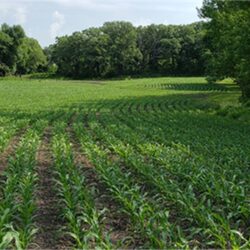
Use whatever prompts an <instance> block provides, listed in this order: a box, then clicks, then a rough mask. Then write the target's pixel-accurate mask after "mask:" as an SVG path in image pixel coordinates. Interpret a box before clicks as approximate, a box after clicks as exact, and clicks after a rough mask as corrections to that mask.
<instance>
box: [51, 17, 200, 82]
mask: <svg viewBox="0 0 250 250" xmlns="http://www.w3.org/2000/svg"><path fill="white" fill-rule="evenodd" d="M202 26H203V24H202V23H194V24H191V25H180V26H177V25H176V26H175V25H169V26H167V25H150V26H146V27H138V28H136V27H134V26H133V25H132V24H131V23H129V22H108V23H105V24H104V25H103V26H102V27H100V28H90V29H87V30H84V31H82V32H75V33H73V34H72V35H71V36H63V37H60V38H57V41H56V44H55V45H53V46H51V47H49V48H48V49H47V52H48V54H50V59H51V62H52V63H56V64H57V65H58V72H59V73H60V74H61V75H64V76H68V77H74V78H81V77H106V76H121V75H135V74H138V75H139V74H140V75H142V74H144V75H145V74H161V75H202V74H203V72H204V60H203V51H204V48H203V43H202V38H203V33H204V31H203V28H202Z"/></svg>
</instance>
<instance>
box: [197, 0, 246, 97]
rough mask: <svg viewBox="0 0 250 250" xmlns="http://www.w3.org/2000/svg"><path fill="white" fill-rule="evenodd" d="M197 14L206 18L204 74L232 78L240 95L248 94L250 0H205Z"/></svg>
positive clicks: (216, 77) (219, 77) (218, 77)
mask: <svg viewBox="0 0 250 250" xmlns="http://www.w3.org/2000/svg"><path fill="white" fill-rule="evenodd" d="M201 16H202V17H204V18H207V19H208V22H207V23H206V29H207V35H206V41H207V47H208V48H209V50H208V51H207V58H208V63H207V71H208V74H209V75H210V77H211V79H212V80H217V79H221V78H226V77H232V78H234V79H236V81H237V82H238V83H239V84H240V86H241V89H242V95H243V98H250V2H249V1H228V0H226V1H221V0H205V1H204V4H203V8H202V9H201Z"/></svg>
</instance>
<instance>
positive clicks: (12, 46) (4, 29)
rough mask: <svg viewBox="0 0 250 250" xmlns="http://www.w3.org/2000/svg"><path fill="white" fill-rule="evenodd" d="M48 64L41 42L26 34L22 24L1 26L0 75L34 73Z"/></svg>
mask: <svg viewBox="0 0 250 250" xmlns="http://www.w3.org/2000/svg"><path fill="white" fill-rule="evenodd" d="M45 65H46V57H45V55H44V53H43V50H42V48H41V46H40V45H39V43H38V42H37V41H36V40H35V39H32V38H28V37H26V35H25V32H24V30H23V28H22V27H21V26H20V25H14V26H12V27H11V26H8V25H7V24H3V25H2V26H1V27H0V76H4V75H6V74H8V73H11V74H16V73H17V74H25V73H33V72H36V71H37V70H39V68H41V67H44V66H45Z"/></svg>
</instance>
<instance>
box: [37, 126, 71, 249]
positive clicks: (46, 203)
mask: <svg viewBox="0 0 250 250" xmlns="http://www.w3.org/2000/svg"><path fill="white" fill-rule="evenodd" d="M51 140H52V132H51V128H50V127H48V128H46V129H45V131H44V134H43V137H42V142H41V144H40V148H39V149H38V152H37V173H38V191H37V206H38V210H37V214H36V222H37V226H38V228H39V231H38V233H37V235H36V238H35V240H34V244H35V245H36V246H37V247H36V249H67V248H69V241H68V239H61V238H60V236H59V231H60V229H61V228H62V227H63V226H64V222H63V220H62V219H61V218H60V216H59V215H60V211H59V208H58V206H57V205H58V198H57V195H56V193H55V190H54V189H53V187H54V184H55V182H54V180H53V169H52V166H53V159H52V154H51V151H50V143H51Z"/></svg>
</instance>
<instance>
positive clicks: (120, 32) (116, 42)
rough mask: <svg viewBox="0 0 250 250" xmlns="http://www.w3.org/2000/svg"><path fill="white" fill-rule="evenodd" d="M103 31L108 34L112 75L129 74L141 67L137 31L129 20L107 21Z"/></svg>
mask: <svg viewBox="0 0 250 250" xmlns="http://www.w3.org/2000/svg"><path fill="white" fill-rule="evenodd" d="M101 31H102V32H104V33H105V34H106V35H108V37H109V39H108V54H109V56H110V57H111V58H112V60H111V71H110V74H111V75H128V74H134V73H137V72H138V71H139V69H140V63H141V59H142V54H141V52H140V50H139V48H138V47H137V32H136V29H135V27H133V25H132V24H131V23H129V22H107V23H105V24H104V25H103V27H102V28H101Z"/></svg>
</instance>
